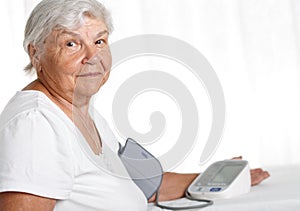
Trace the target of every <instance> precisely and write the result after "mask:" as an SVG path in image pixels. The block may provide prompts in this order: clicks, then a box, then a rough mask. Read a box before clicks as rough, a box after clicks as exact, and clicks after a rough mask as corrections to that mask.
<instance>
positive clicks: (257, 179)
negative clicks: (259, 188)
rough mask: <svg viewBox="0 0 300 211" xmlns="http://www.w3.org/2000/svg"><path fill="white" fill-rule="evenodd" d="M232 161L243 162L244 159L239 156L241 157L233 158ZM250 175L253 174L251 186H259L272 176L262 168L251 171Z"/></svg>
mask: <svg viewBox="0 0 300 211" xmlns="http://www.w3.org/2000/svg"><path fill="white" fill-rule="evenodd" d="M231 159H232V160H242V159H243V157H242V156H239V157H233V158H231ZM250 174H251V186H254V185H258V184H259V183H261V182H262V181H264V180H265V179H267V178H268V177H269V176H270V174H269V172H267V171H264V170H262V169H261V168H256V169H251V170H250Z"/></svg>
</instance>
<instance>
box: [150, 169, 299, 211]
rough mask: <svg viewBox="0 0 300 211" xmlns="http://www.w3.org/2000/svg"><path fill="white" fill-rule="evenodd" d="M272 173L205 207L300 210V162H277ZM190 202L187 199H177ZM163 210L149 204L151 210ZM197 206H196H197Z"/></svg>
mask: <svg viewBox="0 0 300 211" xmlns="http://www.w3.org/2000/svg"><path fill="white" fill-rule="evenodd" d="M267 169H268V170H269V172H270V174H271V177H270V178H268V179H267V180H265V181H264V182H263V183H261V184H260V185H258V186H255V187H252V188H251V190H250V192H249V193H247V194H244V195H241V196H238V197H235V198H231V199H219V200H215V201H214V204H213V205H212V206H210V207H207V208H204V209H198V210H205V211H235V210H242V211H267V210H270V211H289V210H293V211H294V210H300V180H299V178H300V166H299V165H290V166H277V167H270V168H267ZM179 202H183V203H186V204H187V203H188V202H187V199H180V200H176V201H174V203H173V205H174V206H175V204H176V203H179ZM159 210H162V209H160V208H158V207H155V206H153V205H152V204H151V205H149V208H148V211H159ZM195 210H197V209H195Z"/></svg>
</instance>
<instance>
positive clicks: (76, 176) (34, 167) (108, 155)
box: [0, 0, 268, 211]
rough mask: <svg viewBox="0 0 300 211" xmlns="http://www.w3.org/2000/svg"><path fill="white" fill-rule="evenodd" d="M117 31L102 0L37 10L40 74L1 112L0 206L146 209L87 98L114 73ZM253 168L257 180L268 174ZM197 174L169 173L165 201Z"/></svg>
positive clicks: (33, 44) (67, 1)
mask: <svg viewBox="0 0 300 211" xmlns="http://www.w3.org/2000/svg"><path fill="white" fill-rule="evenodd" d="M111 32H112V23H111V18H110V15H109V13H108V11H107V10H106V9H105V8H104V7H103V5H102V4H100V3H99V2H97V1H96V0H43V1H42V2H40V3H39V4H38V5H37V6H36V7H35V9H34V10H33V11H32V13H31V15H30V17H29V19H28V22H27V25H26V29H25V39H24V48H25V50H26V52H27V53H28V55H29V57H30V64H29V65H28V66H27V67H26V70H27V71H35V72H36V74H37V79H36V80H34V81H33V82H32V83H30V84H29V85H28V86H26V87H25V88H24V89H23V90H22V91H19V92H17V93H16V95H15V96H14V97H13V98H12V99H11V100H10V101H9V102H8V105H7V106H6V107H5V109H4V111H3V113H2V115H1V118H0V145H1V147H0V192H1V193H0V210H27V209H28V210H53V209H55V210H64V211H65V210H131V211H133V210H137V211H140V210H145V209H146V208H147V199H146V198H145V196H144V195H143V193H142V191H141V190H140V189H139V188H138V187H137V186H136V185H135V183H134V182H132V180H130V179H127V178H126V177H122V176H120V172H123V173H124V168H123V167H122V163H121V162H120V160H119V157H118V155H117V150H118V143H117V141H116V138H115V137H114V135H113V134H112V132H111V130H110V129H109V127H108V126H107V124H106V122H105V120H104V119H103V118H102V117H101V116H99V115H98V114H97V113H96V112H95V111H93V110H91V108H90V105H89V104H90V99H91V97H92V95H94V94H95V93H96V92H98V90H99V89H100V87H101V86H102V85H103V84H104V83H105V82H106V80H107V79H108V76H109V71H110V68H111V55H110V50H109V46H108V37H109V34H110V33H111ZM251 173H252V184H258V183H260V182H261V181H262V180H264V179H265V178H266V177H268V173H267V172H264V171H262V170H261V169H257V170H252V172H251ZM196 176H197V174H176V173H165V174H164V177H163V182H162V185H161V187H160V192H161V194H160V200H168V199H175V198H179V197H182V196H183V195H184V190H185V189H186V188H187V186H188V185H189V184H190V183H191V181H192V180H193V179H194V178H195V177H196ZM175 181H176V182H175ZM151 200H153V199H151Z"/></svg>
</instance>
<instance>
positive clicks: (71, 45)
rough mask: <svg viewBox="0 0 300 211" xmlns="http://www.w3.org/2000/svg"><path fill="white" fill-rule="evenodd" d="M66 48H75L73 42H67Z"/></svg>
mask: <svg viewBox="0 0 300 211" xmlns="http://www.w3.org/2000/svg"><path fill="white" fill-rule="evenodd" d="M67 46H68V47H75V46H76V43H75V42H72V41H71V42H67Z"/></svg>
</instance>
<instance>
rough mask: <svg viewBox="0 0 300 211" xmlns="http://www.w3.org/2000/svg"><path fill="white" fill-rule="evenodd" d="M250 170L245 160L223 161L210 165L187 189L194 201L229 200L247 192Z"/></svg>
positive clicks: (249, 182)
mask: <svg viewBox="0 0 300 211" xmlns="http://www.w3.org/2000/svg"><path fill="white" fill-rule="evenodd" d="M250 186H251V178H250V169H249V165H248V162H247V161H245V160H224V161H218V162H215V163H213V164H212V165H210V166H209V167H208V168H207V169H206V170H205V171H204V172H203V173H202V174H200V175H199V176H198V177H197V178H196V179H195V180H194V181H193V182H192V184H191V185H190V186H189V187H188V189H187V194H189V197H192V198H195V199H218V198H229V197H233V196H237V195H240V194H244V193H247V192H249V190H250Z"/></svg>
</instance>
